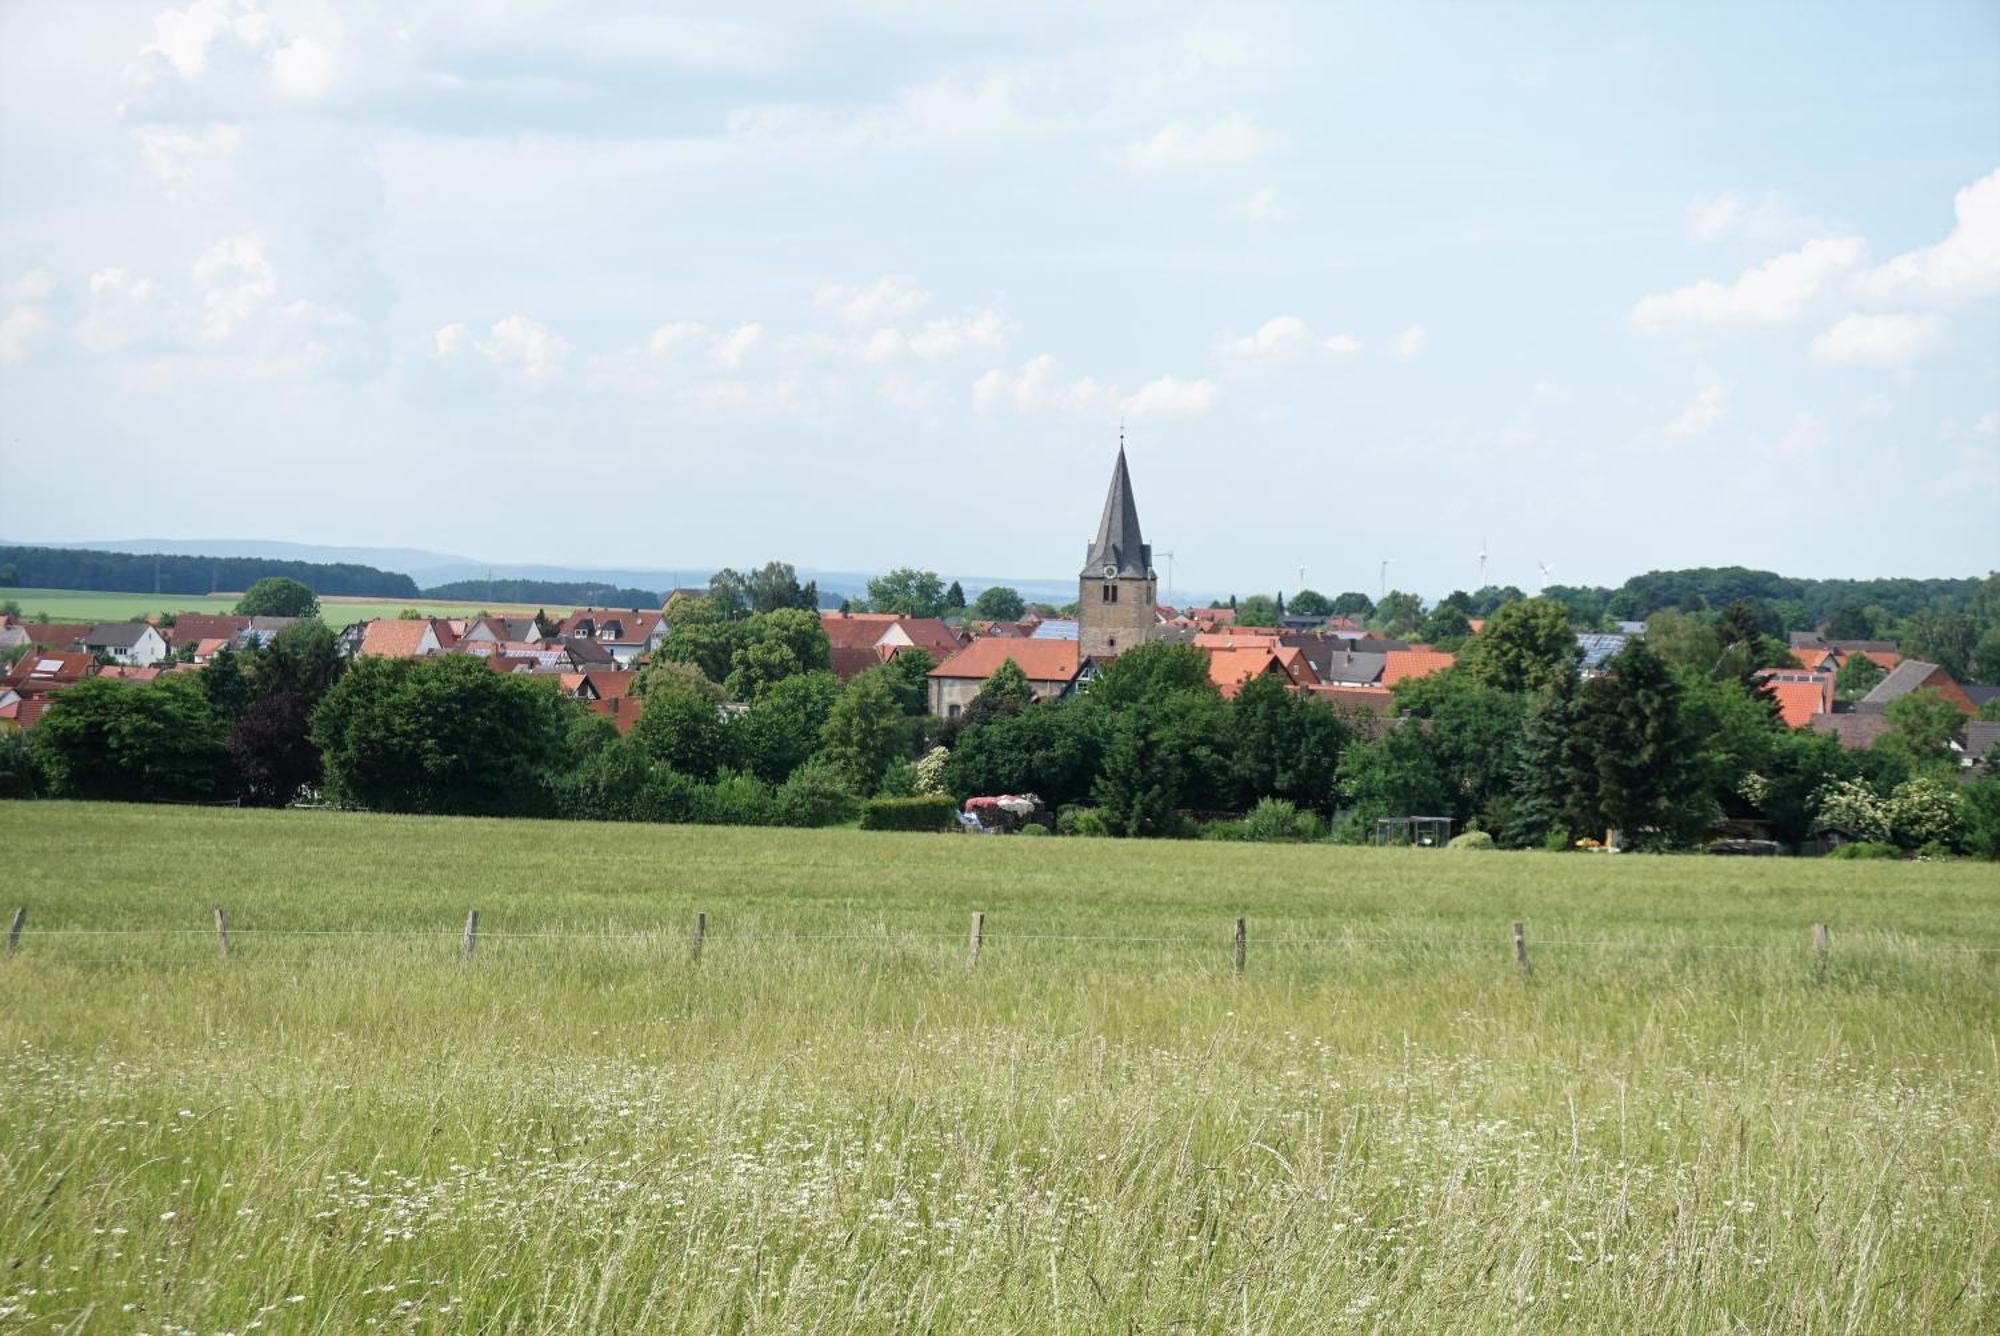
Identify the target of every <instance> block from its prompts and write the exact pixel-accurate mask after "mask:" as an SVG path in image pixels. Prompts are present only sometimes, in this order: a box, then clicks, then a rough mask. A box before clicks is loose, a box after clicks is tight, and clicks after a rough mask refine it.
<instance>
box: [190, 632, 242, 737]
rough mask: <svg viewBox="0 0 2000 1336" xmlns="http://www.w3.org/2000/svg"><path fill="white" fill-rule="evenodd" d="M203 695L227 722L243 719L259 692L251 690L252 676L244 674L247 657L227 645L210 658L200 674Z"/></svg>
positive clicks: (197, 675)
mask: <svg viewBox="0 0 2000 1336" xmlns="http://www.w3.org/2000/svg"><path fill="white" fill-rule="evenodd" d="M195 676H196V678H197V679H198V680H199V681H200V682H201V690H202V694H203V695H205V696H207V697H208V703H209V705H210V707H211V708H213V709H214V710H215V712H216V714H218V715H220V716H221V717H222V718H223V719H226V720H230V721H234V720H237V719H240V718H242V717H243V712H244V711H245V710H247V709H249V708H250V702H251V701H252V700H253V699H255V696H256V693H255V692H254V691H253V690H252V688H251V683H250V675H249V674H248V673H247V672H245V671H244V668H243V656H242V655H239V654H238V653H237V652H236V651H235V650H233V649H231V648H229V646H227V645H224V646H222V647H221V648H220V649H218V650H216V651H215V653H214V654H213V655H211V656H210V657H209V660H208V662H207V663H206V664H204V665H203V666H202V669H201V671H200V672H199V673H197V674H196V675H195Z"/></svg>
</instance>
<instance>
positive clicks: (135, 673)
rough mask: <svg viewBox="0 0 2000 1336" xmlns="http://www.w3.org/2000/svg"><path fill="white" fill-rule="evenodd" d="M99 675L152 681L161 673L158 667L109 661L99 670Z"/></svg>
mask: <svg viewBox="0 0 2000 1336" xmlns="http://www.w3.org/2000/svg"><path fill="white" fill-rule="evenodd" d="M97 675H98V676H99V677H117V678H122V679H124V680H125V681H127V682H150V681H152V680H153V679H154V678H156V677H158V676H159V675H160V670H159V669H158V668H134V667H132V666H131V665H130V664H123V663H107V664H105V665H104V667H102V668H99V669H98V670H97Z"/></svg>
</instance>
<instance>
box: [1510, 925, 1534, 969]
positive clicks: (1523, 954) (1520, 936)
mask: <svg viewBox="0 0 2000 1336" xmlns="http://www.w3.org/2000/svg"><path fill="white" fill-rule="evenodd" d="M1514 963H1515V964H1516V965H1519V966H1520V967H1521V977H1522V978H1524V979H1525V978H1527V977H1528V976H1529V975H1530V974H1533V973H1534V972H1535V970H1534V967H1533V966H1532V965H1530V964H1529V963H1528V925H1527V924H1525V923H1516V924H1515V925H1514Z"/></svg>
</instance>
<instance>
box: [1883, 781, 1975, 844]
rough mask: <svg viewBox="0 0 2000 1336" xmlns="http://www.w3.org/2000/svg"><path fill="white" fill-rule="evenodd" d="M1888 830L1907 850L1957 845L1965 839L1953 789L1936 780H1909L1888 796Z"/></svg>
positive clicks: (1959, 810) (1961, 812) (1962, 817)
mask: <svg viewBox="0 0 2000 1336" xmlns="http://www.w3.org/2000/svg"><path fill="white" fill-rule="evenodd" d="M1888 816H1889V830H1890V832H1891V833H1892V834H1893V835H1894V836H1895V839H1896V843H1898V844H1900V845H1902V846H1903V847H1904V848H1906V849H1914V848H1916V847H1918V846H1919V845H1926V844H1942V845H1949V846H1956V845H1957V844H1958V843H1959V841H1960V840H1962V839H1963V838H1964V837H1965V812H1964V809H1963V807H1962V805H1961V804H1960V801H1959V796H1958V790H1957V788H1956V787H1955V786H1953V785H1951V784H1947V783H1945V782H1944V781H1943V780H1939V779H1911V780H1905V781H1904V782H1903V783H1901V784H1898V785H1897V786H1896V791H1895V792H1894V793H1892V794H1890V795H1889V803H1888Z"/></svg>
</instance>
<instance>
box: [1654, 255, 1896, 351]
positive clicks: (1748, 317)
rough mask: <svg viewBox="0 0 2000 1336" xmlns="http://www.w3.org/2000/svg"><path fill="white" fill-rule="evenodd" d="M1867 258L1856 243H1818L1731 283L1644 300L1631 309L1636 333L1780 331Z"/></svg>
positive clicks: (1754, 268) (1695, 286)
mask: <svg viewBox="0 0 2000 1336" xmlns="http://www.w3.org/2000/svg"><path fill="white" fill-rule="evenodd" d="M1867 253H1868V247H1867V244H1866V243H1864V242H1863V241H1862V240H1861V239H1860V238H1859V237H1820V238H1818V239H1816V240H1813V241H1808V242H1807V243H1806V244H1805V245H1804V246H1802V247H1800V248H1799V249H1798V250H1795V251H1787V252H1786V253H1785V254H1783V255H1779V256H1776V257H1774V258H1772V259H1769V260H1766V261H1765V262H1764V263H1762V264H1760V265H1754V266H1752V267H1751V268H1749V269H1746V270H1744V271H1743V272H1742V273H1741V274H1739V275H1738V276H1737V277H1736V280H1735V281H1734V282H1732V283H1720V282H1717V281H1715V280H1714V279H1704V280H1703V281H1702V282H1699V283H1695V284H1692V285H1690V286H1688V287H1684V288H1679V289H1677V290H1675V291H1673V292H1668V293H1662V294H1660V295H1657V296H1652V297H1646V298H1643V299H1641V300H1640V302H1639V304H1638V305H1636V306H1634V307H1633V308H1632V313H1631V316H1630V317H1629V318H1630V320H1631V322H1632V323H1633V324H1634V325H1636V326H1638V327H1639V328H1641V329H1651V328H1660V327H1662V326H1667V325H1677V324H1693V325H1742V324H1761V325H1783V324H1790V323H1792V322H1793V321H1795V320H1798V319H1799V318H1801V317H1802V316H1804V315H1805V314H1806V311H1807V309H1808V308H1809V307H1810V306H1811V305H1812V303H1813V301H1814V299H1816V298H1817V297H1818V296H1819V295H1820V294H1821V293H1823V292H1825V291H1826V290H1827V289H1828V288H1829V287H1830V286H1831V285H1832V283H1833V281H1834V280H1835V279H1837V278H1839V277H1840V276H1841V275H1842V274H1844V273H1846V272H1847V271H1848V270H1850V269H1852V268H1854V266H1855V265H1857V264H1860V263H1861V261H1862V258H1863V257H1864V256H1865V255H1866V254H1867Z"/></svg>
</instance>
